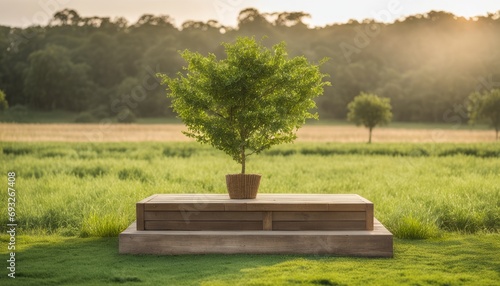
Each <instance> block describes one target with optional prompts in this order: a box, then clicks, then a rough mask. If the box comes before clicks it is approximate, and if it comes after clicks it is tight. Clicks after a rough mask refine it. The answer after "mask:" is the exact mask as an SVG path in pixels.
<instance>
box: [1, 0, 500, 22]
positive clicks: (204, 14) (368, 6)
mask: <svg viewBox="0 0 500 286" xmlns="http://www.w3.org/2000/svg"><path fill="white" fill-rule="evenodd" d="M250 7H251V8H256V9H257V10H259V11H260V12H261V13H263V12H268V13H272V12H297V11H302V12H306V13H309V14H310V15H311V18H310V19H308V20H307V21H306V22H307V23H308V24H309V25H310V26H325V25H328V24H333V23H346V22H347V21H349V19H355V20H358V21H361V20H363V19H368V18H371V19H376V20H379V21H383V22H393V21H395V20H397V19H399V18H401V17H405V16H409V15H415V14H422V13H426V12H428V11H431V10H439V11H447V12H451V13H453V14H455V15H457V16H463V17H467V18H468V17H472V16H481V15H487V13H495V12H497V11H500V0H475V1H474V0H467V1H466V0H344V1H338V0H329V1H328V0H307V1H306V0H267V1H266V0H140V1H139V0H134V1H133V0H0V25H6V26H14V27H27V26H30V25H36V24H41V25H45V24H47V23H48V21H49V19H51V18H52V16H53V14H54V13H55V12H56V11H60V10H62V9H65V8H70V9H74V10H76V11H77V12H78V13H79V14H80V15H81V16H82V17H90V16H99V17H111V18H115V17H120V16H121V17H125V18H126V19H127V20H128V21H129V22H130V23H135V22H136V21H137V19H138V18H139V17H140V16H141V15H143V14H154V15H169V16H170V17H172V18H173V19H174V20H175V24H176V26H180V25H182V23H184V22H185V21H187V20H195V21H203V22H206V21H208V20H216V21H218V22H220V23H222V24H223V25H226V26H233V27H235V26H236V25H237V20H236V19H237V17H238V14H239V12H240V11H241V10H243V9H245V8H250Z"/></svg>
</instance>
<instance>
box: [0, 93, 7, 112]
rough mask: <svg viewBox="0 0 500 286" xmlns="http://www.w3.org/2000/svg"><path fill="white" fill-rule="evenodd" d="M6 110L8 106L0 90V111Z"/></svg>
mask: <svg viewBox="0 0 500 286" xmlns="http://www.w3.org/2000/svg"><path fill="white" fill-rule="evenodd" d="M7 108H9V104H8V103H7V99H6V98H5V92H3V90H1V89H0V111H3V110H6V109H7Z"/></svg>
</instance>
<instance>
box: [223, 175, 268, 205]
mask: <svg viewBox="0 0 500 286" xmlns="http://www.w3.org/2000/svg"><path fill="white" fill-rule="evenodd" d="M260 178H261V176H260V175H257V174H230V175H226V185H227V191H228V193H229V198H231V199H255V198H256V197H257V191H258V190H259V184H260Z"/></svg>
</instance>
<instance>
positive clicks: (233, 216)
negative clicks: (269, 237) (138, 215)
mask: <svg viewBox="0 0 500 286" xmlns="http://www.w3.org/2000/svg"><path fill="white" fill-rule="evenodd" d="M144 219H145V220H198V221H200V220H223V221H226V220H236V221H261V220H262V219H263V212H224V211H220V212H200V211H155V212H151V211H146V212H145V214H144Z"/></svg>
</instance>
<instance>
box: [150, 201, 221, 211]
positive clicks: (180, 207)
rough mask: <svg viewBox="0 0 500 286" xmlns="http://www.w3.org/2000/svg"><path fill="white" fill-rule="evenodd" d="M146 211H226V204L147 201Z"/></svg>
mask: <svg viewBox="0 0 500 286" xmlns="http://www.w3.org/2000/svg"><path fill="white" fill-rule="evenodd" d="M144 209H145V210H146V211H224V204H203V205H200V204H195V203H194V204H193V203H181V204H177V203H151V202H150V203H146V204H145V207H144Z"/></svg>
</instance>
